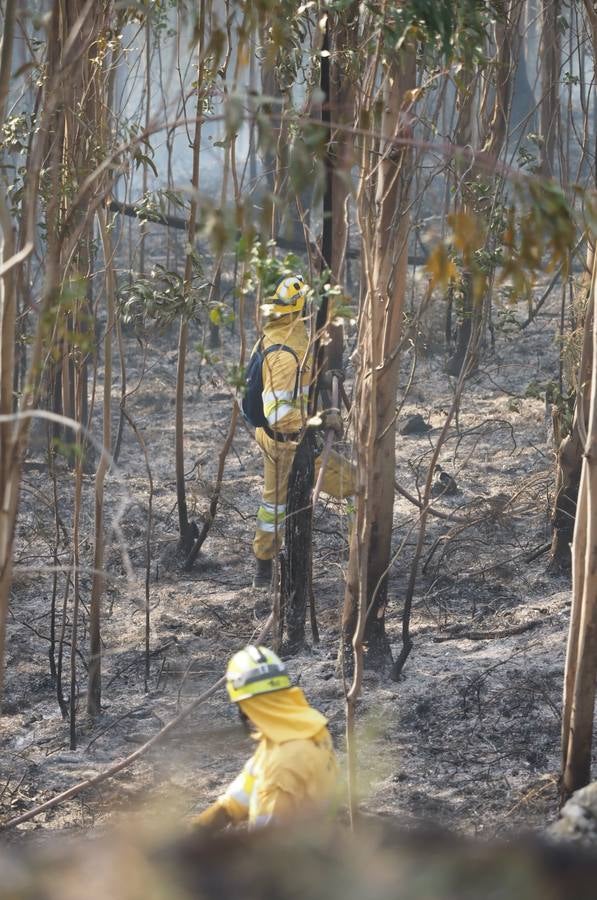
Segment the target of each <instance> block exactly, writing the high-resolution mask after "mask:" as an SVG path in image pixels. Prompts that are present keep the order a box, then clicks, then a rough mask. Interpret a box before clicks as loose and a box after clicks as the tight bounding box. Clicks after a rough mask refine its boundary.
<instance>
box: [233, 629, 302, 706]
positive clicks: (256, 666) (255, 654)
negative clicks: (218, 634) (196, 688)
mask: <svg viewBox="0 0 597 900" xmlns="http://www.w3.org/2000/svg"><path fill="white" fill-rule="evenodd" d="M291 686H292V683H291V681H290V678H289V676H288V673H287V671H286V666H285V665H284V663H283V662H282V660H281V659H279V657H277V656H276V654H275V653H274V652H273V651H272V650H268V649H267V647H254V646H253V645H252V644H249V646H248V647H245V649H244V650H240V651H239V652H238V653H235V654H234V656H233V657H232V659H231V660H230V662H229V663H228V668H227V669H226V687H227V689H228V696H229V697H230V699H231V700H232V702H233V703H238V701H239V700H249V699H250V698H251V697H256V696H257V694H269V693H271V692H272V691H283V690H286V688H289V687H291Z"/></svg>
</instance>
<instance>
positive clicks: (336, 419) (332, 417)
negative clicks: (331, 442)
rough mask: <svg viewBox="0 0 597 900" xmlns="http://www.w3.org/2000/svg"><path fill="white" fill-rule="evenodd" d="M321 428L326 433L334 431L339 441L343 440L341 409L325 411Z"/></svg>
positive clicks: (322, 414)
mask: <svg viewBox="0 0 597 900" xmlns="http://www.w3.org/2000/svg"><path fill="white" fill-rule="evenodd" d="M321 423H322V424H321V427H322V428H323V430H324V431H333V432H334V437H335V439H336V440H337V441H340V440H342V435H343V434H344V423H343V422H342V416H341V415H340V410H339V409H334V408H333V407H332V408H331V409H324V410H323V411H322V413H321Z"/></svg>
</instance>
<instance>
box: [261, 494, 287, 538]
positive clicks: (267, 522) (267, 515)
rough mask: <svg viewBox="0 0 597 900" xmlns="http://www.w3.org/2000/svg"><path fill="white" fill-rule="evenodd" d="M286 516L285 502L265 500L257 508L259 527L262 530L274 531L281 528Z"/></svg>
mask: <svg viewBox="0 0 597 900" xmlns="http://www.w3.org/2000/svg"><path fill="white" fill-rule="evenodd" d="M285 518H286V504H285V503H266V502H265V501H263V503H262V504H261V506H260V507H259V509H258V510H257V528H258V529H259V530H260V531H269V532H271V533H273V532H274V531H276V529H277V528H281V527H282V525H283V524H284V519H285Z"/></svg>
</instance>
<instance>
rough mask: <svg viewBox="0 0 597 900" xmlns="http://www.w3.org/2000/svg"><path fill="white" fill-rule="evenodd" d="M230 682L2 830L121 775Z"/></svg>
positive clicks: (216, 686)
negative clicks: (103, 767)
mask: <svg viewBox="0 0 597 900" xmlns="http://www.w3.org/2000/svg"><path fill="white" fill-rule="evenodd" d="M271 624H272V616H271V615H270V616H269V617H268V619H267V621H266V623H265V625H264V626H263V628H262V629H261V631H260V632H259V634H258V635H257V636H256V637H255V638H254V642H255V643H256V644H260V643H261V642H262V641H263V639H264V638H265V636H266V635H267V634H268V632H269V630H270V628H271ZM225 681H226V676H225V675H223V676H222V677H221V678H218V680H217V681H216V682H215V684H212V686H211V687H210V688H208V689H207V690H206V691H203V693H202V694H199V696H198V697H197V698H196V699H195V700H193V702H192V703H189V705H188V706H185V708H184V709H183V710H182V711H181V712H179V714H178V715H177V716H175V717H174V718H173V719H171V720H170V722H167V723H166V725H164V727H163V728H162V729H161V730H160V731H158V732H157V734H154V736H153V737H151V738H150V739H149V740H148V741H146V742H145V743H144V744H142V745H141V746H140V747H138V748H137V749H136V750H135V751H134V753H131V754H130V755H129V756H126V757H125V758H124V759H121V760H120V762H117V763H114V765H113V766H110V767H109V768H108V769H106V770H105V771H104V772H99V773H98V774H97V775H94V776H93V778H86V779H85V781H80V782H79V783H78V784H74V785H73V786H72V787H71V788H68V790H66V791H63V792H62V793H61V794H57V795H56V796H55V797H52V798H51V799H50V800H46V802H45V803H40V805H39V806H35V807H34V808H33V809H30V810H29V812H26V813H23V814H22V815H21V816H16V817H15V818H14V819H9V820H8V822H2V823H0V831H6V830H7V829H8V828H14V827H15V826H16V825H21V824H22V823H23V822H29V821H30V819H34V818H35V817H36V816H38V815H39V814H40V813H42V812H45V811H46V810H47V809H53V808H54V807H55V806H59V804H61V803H64V801H65V800H70V799H71V797H76V795H77V794H80V793H81V791H85V790H87V788H90V787H95V785H97V784H101V783H102V781H107V780H108V778H112V776H113V775H117V774H118V773H119V772H122V770H123V769H127V768H128V767H129V766H130V765H131V764H132V763H134V762H135V760H137V759H139V758H140V757H141V756H143V755H144V754H145V753H147V751H148V750H149V749H151V747H155V745H156V744H158V743H160V741H162V740H163V739H164V738H165V737H166V735H167V734H170V732H171V731H173V730H174V729H175V728H176V727H177V726H178V725H180V723H181V722H183V721H184V720H185V719H186V718H187V717H188V716H189V715H190V714H191V713H192V712H193V711H194V710H195V709H197V707H198V706H200V705H201V704H202V703H205V701H206V700H209V698H210V697H212V696H213V695H214V694H215V693H216V691H217V690H219V688H221V687H222V685H223V684H224V683H225Z"/></svg>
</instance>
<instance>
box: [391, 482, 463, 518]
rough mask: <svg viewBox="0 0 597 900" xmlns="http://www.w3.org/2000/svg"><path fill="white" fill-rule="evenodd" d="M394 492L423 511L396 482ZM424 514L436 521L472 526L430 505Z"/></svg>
mask: <svg viewBox="0 0 597 900" xmlns="http://www.w3.org/2000/svg"><path fill="white" fill-rule="evenodd" d="M394 490H395V491H396V493H397V494H400V496H401V497H404V498H405V500H408V502H409V503H412V505H413V506H416V507H417V509H423V504H422V503H421V501H420V500H417V498H416V497H413V495H412V494H409V492H408V491H407V490H406V488H403V487H401V486H400V485H399V484H398V482H397V481H395V482H394ZM426 512H428V513H429V515H431V516H435V517H436V518H437V519H448V520H449V521H450V522H456V523H457V524H459V525H469V524H473V523H472V522H469V520H468V519H465V518H464V517H463V516H455V515H454V513H445V512H441V510H439V509H435V508H434V507H433V506H431V505H428V506H427V509H426Z"/></svg>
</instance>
